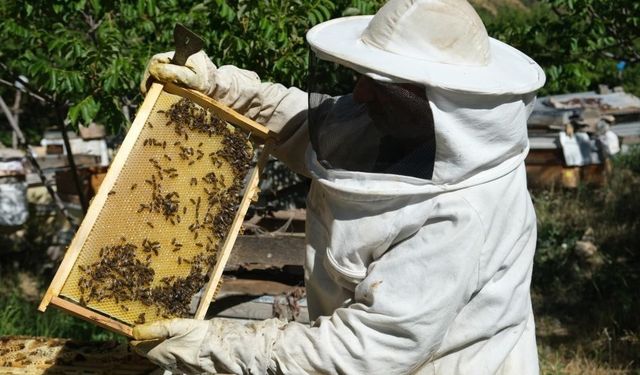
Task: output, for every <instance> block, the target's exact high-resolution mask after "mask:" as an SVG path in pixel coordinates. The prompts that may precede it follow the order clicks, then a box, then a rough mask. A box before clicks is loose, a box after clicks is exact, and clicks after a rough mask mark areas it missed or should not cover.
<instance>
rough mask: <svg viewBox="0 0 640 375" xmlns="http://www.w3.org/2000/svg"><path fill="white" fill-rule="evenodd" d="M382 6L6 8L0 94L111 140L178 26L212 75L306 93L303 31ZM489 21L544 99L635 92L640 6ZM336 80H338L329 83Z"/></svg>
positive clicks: (176, 3)
mask: <svg viewBox="0 0 640 375" xmlns="http://www.w3.org/2000/svg"><path fill="white" fill-rule="evenodd" d="M382 3H384V0H308V1H301V0H269V1H264V0H166V1H158V0H134V1H130V0H114V1H100V0H57V1H44V0H30V1H26V0H4V1H2V2H0V35H2V36H3V43H1V44H0V79H2V80H3V81H4V83H5V86H0V95H1V94H7V93H8V92H9V91H8V90H9V89H8V88H7V86H6V85H7V84H11V83H13V82H14V81H15V80H16V78H17V77H18V76H19V75H23V76H24V77H26V78H27V79H28V80H29V88H30V89H31V90H32V91H33V92H37V93H39V94H40V95H41V96H42V97H43V98H44V99H45V102H44V103H39V102H35V101H34V100H33V99H30V103H29V104H28V107H29V108H37V109H38V110H37V111H31V113H25V117H23V118H24V120H23V121H22V122H23V124H24V127H25V128H27V130H28V129H29V128H30V127H31V128H36V127H41V126H43V125H46V124H48V125H54V124H53V122H58V121H59V119H60V118H65V119H67V120H69V121H70V122H71V123H72V124H74V125H75V124H77V123H89V122H90V121H92V120H95V121H98V122H100V123H103V124H106V125H108V126H109V127H110V128H111V129H112V130H116V131H117V130H119V129H121V128H122V127H126V125H127V124H128V122H129V121H130V120H131V115H129V114H131V113H133V112H134V111H135V106H136V105H137V103H139V102H140V101H141V97H140V96H139V93H138V82H139V80H140V76H141V74H142V72H143V70H144V64H145V62H146V61H147V60H148V59H149V57H150V56H151V55H152V54H154V53H157V52H163V51H167V50H172V49H173V47H172V30H173V27H174V25H175V23H176V22H181V23H183V24H185V25H187V26H188V27H190V28H191V29H193V30H194V31H195V32H197V33H199V34H201V35H202V36H203V37H204V38H205V41H206V48H205V49H206V51H207V53H208V54H209V55H210V56H211V57H212V59H213V60H214V62H215V63H216V64H235V65H238V66H240V67H244V68H248V69H252V70H255V71H257V72H258V74H260V76H261V77H262V78H263V79H266V80H272V81H278V82H282V83H283V84H286V85H296V86H302V87H304V85H305V80H306V73H307V64H308V52H307V47H306V45H305V42H304V34H305V32H306V31H307V30H308V29H309V28H310V27H311V26H313V25H315V24H317V23H319V22H322V21H325V20H327V19H330V18H334V17H339V16H343V15H356V14H370V13H373V12H375V11H376V10H377V9H378V8H379V7H380V5H381V4H382ZM484 20H485V22H486V24H487V28H488V30H489V33H490V35H492V36H494V37H497V38H498V39H500V40H503V41H505V42H507V43H510V44H512V45H514V46H515V47H517V48H519V49H521V50H522V51H524V52H525V53H527V54H528V55H529V56H531V57H533V58H534V59H535V60H536V61H537V62H538V63H540V65H541V66H543V68H544V69H545V71H546V73H547V78H548V79H547V85H546V86H545V88H544V89H543V91H542V93H544V94H546V93H559V92H567V91H581V90H587V89H590V88H593V87H594V86H595V85H597V84H598V83H606V84H610V85H616V84H623V85H624V86H626V87H627V89H629V90H631V91H635V92H636V93H638V92H640V78H639V77H640V68H638V61H639V58H640V52H639V43H640V41H639V37H640V27H638V23H639V22H640V2H637V1H635V0H620V1H615V2H613V1H606V0H540V1H538V2H536V3H535V4H534V5H532V6H531V7H530V9H529V10H523V9H521V8H516V9H504V10H502V11H500V12H498V14H497V15H496V16H491V15H489V14H487V15H486V16H485V17H484ZM427 27H428V25H427ZM621 62H624V63H623V64H625V65H626V68H625V69H624V70H623V71H619V70H617V68H616V67H617V66H618V67H620V66H622V63H621ZM339 80H340V77H339V76H334V77H333V78H332V81H331V82H327V83H326V84H327V85H334V84H337V83H338V81H339ZM334 81H335V82H334ZM4 97H5V98H9V97H8V96H6V95H5V96H4ZM0 121H4V120H0ZM37 133H38V132H35V133H30V134H32V135H34V136H35V135H36V134H37ZM33 138H35V137H33ZM33 138H32V141H34V140H35V139H33Z"/></svg>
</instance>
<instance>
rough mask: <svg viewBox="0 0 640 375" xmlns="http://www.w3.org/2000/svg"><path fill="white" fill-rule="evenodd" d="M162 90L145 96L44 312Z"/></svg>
mask: <svg viewBox="0 0 640 375" xmlns="http://www.w3.org/2000/svg"><path fill="white" fill-rule="evenodd" d="M161 93H162V85H161V84H158V83H154V84H153V85H151V88H150V89H149V91H148V93H147V96H146V97H145V99H144V102H143V103H142V105H141V106H140V109H139V110H138V113H137V115H136V118H135V120H134V121H133V124H132V125H131V129H129V133H128V136H127V137H126V138H125V139H124V142H123V143H122V145H121V146H120V150H119V151H118V153H117V154H116V157H115V158H114V160H113V163H112V164H111V167H110V172H111V173H108V174H107V176H106V177H105V179H104V181H103V182H102V185H101V186H100V189H99V190H98V193H97V194H96V196H95V197H94V198H93V203H92V204H91V205H90V207H89V210H88V211H87V215H86V216H85V218H84V219H83V220H82V224H81V225H80V228H79V229H78V232H77V233H76V235H75V237H74V238H73V241H72V242H71V245H70V246H69V249H68V250H67V253H66V254H65V256H64V259H63V260H62V263H61V264H60V267H59V268H58V271H57V272H56V274H55V276H54V277H53V280H52V281H51V284H50V285H49V289H47V292H46V293H45V295H44V297H43V298H42V302H40V306H39V307H38V310H40V311H45V310H46V308H47V305H48V304H49V303H50V302H51V299H52V298H53V297H57V296H58V295H59V294H60V290H62V287H63V285H64V282H65V281H66V280H67V277H68V276H69V273H71V269H72V268H73V265H74V264H75V262H76V260H77V259H78V256H79V255H80V251H81V250H82V247H83V244H84V243H85V241H86V240H87V237H88V236H89V233H90V232H91V228H93V224H94V223H95V221H96V219H97V218H98V215H99V214H100V210H101V209H102V206H104V204H105V202H106V201H107V195H108V193H109V191H111V189H112V188H113V186H114V184H115V182H116V180H117V178H118V175H119V174H120V171H121V170H122V168H123V167H124V164H125V162H126V160H127V156H128V155H129V153H130V152H131V151H132V150H133V147H134V145H135V143H136V141H137V139H138V135H139V134H140V132H141V131H142V129H143V127H144V124H145V123H146V122H147V119H148V117H149V115H150V114H151V110H152V109H153V107H154V105H155V103H156V100H157V99H158V97H159V96H160V94H161Z"/></svg>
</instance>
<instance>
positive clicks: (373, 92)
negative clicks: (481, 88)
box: [308, 56, 436, 179]
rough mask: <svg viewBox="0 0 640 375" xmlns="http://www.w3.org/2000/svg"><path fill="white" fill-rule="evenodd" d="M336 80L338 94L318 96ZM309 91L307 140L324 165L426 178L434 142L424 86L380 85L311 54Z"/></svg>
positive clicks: (433, 152)
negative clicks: (337, 79) (308, 138)
mask: <svg viewBox="0 0 640 375" xmlns="http://www.w3.org/2000/svg"><path fill="white" fill-rule="evenodd" d="M336 78H339V79H341V81H340V82H341V84H340V85H339V87H340V88H341V89H342V90H341V91H343V92H342V95H340V94H336V93H335V92H333V93H331V94H332V95H326V94H321V93H320V92H322V91H320V90H323V89H324V90H323V91H324V92H327V91H328V92H331V91H332V89H333V88H332V87H326V86H325V87H322V85H327V82H332V79H336ZM349 86H350V87H351V89H348V88H347V89H345V87H349ZM308 89H309V134H310V140H311V144H312V146H313V148H314V151H315V152H316V155H317V158H318V161H319V162H320V163H321V164H322V165H324V167H326V168H332V169H345V170H350V171H359V172H374V173H389V174H399V175H405V176H411V177H418V178H422V179H431V177H432V175H433V164H434V159H435V151H436V144H435V135H434V127H433V114H432V112H431V107H430V106H429V101H428V99H427V97H426V93H425V92H426V91H425V89H424V88H423V87H420V86H417V85H412V84H395V83H382V82H379V81H376V80H374V79H372V78H370V77H367V76H363V75H359V74H358V73H356V72H355V71H352V70H350V69H348V68H345V67H342V66H339V65H336V64H333V63H328V62H324V61H321V60H318V59H317V58H315V57H314V56H311V57H310V74H309V88H308Z"/></svg>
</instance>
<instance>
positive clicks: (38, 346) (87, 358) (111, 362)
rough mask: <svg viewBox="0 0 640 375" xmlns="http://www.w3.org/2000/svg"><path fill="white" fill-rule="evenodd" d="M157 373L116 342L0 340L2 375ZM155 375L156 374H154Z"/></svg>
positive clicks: (149, 364) (1, 338)
mask: <svg viewBox="0 0 640 375" xmlns="http://www.w3.org/2000/svg"><path fill="white" fill-rule="evenodd" d="M156 369H157V366H155V365H153V364H152V363H151V362H149V361H148V360H147V359H146V358H142V357H139V356H138V355H136V354H135V353H133V352H132V351H131V350H130V349H129V348H128V347H127V345H126V344H118V343H117V342H113V341H107V342H79V341H72V340H69V339H55V338H49V337H29V336H5V337H0V374H3V375H27V374H28V375H35V374H47V375H87V374H91V375H142V374H147V375H148V374H152V373H154V371H155V370H156ZM158 373H159V372H158Z"/></svg>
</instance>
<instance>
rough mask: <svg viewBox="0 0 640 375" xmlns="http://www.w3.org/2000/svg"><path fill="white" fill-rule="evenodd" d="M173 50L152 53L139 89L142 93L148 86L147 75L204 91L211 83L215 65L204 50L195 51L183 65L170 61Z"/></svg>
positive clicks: (161, 80)
mask: <svg viewBox="0 0 640 375" xmlns="http://www.w3.org/2000/svg"><path fill="white" fill-rule="evenodd" d="M173 55H174V52H164V53H158V54H155V55H153V57H151V59H150V60H149V62H147V67H146V68H145V70H144V75H143V77H142V81H141V82H140V91H141V92H142V93H143V94H144V93H146V92H147V89H148V88H149V83H150V81H149V77H153V78H155V79H156V80H158V81H160V82H173V83H176V84H178V85H181V86H185V87H188V88H191V89H194V90H198V91H200V92H204V93H206V92H207V91H208V90H209V89H210V88H211V86H212V85H213V82H212V80H213V78H214V75H213V74H212V73H213V72H215V71H216V66H215V65H214V64H213V62H212V61H211V59H210V58H209V56H207V54H206V53H205V52H204V51H200V52H198V53H195V54H193V55H191V56H189V58H188V59H187V62H186V63H185V64H184V66H181V65H175V64H172V63H171V60H172V59H173Z"/></svg>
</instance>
